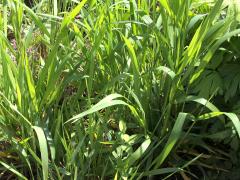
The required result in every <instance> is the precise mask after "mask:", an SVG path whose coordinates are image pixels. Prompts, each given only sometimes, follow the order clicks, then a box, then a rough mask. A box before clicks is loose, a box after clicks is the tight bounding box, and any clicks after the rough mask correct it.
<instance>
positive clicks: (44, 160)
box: [32, 126, 48, 180]
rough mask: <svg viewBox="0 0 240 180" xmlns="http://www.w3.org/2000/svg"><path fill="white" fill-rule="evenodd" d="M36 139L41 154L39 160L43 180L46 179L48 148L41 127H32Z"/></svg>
mask: <svg viewBox="0 0 240 180" xmlns="http://www.w3.org/2000/svg"><path fill="white" fill-rule="evenodd" d="M32 128H33V129H34V130H35V132H36V134H37V138H38V142H39V147H40V152H41V160H42V173H43V179H44V180H47V179H48V147H47V140H46V136H45V134H44V131H43V129H42V128H41V127H38V126H33V127H32Z"/></svg>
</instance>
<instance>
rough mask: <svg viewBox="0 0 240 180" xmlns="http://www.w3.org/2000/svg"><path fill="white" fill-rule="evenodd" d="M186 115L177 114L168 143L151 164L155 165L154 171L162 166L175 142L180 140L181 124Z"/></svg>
mask: <svg viewBox="0 0 240 180" xmlns="http://www.w3.org/2000/svg"><path fill="white" fill-rule="evenodd" d="M187 115H188V114H187V113H182V112H181V113H179V115H178V117H177V120H176V123H175V124H174V126H173V129H172V131H171V134H170V136H169V138H168V141H167V143H166V145H165V147H164V148H163V151H162V152H161V153H160V155H159V156H158V157H157V158H156V159H155V160H154V161H153V163H152V164H153V165H154V164H155V166H154V169H157V168H159V167H160V166H161V165H162V163H163V162H164V160H165V159H166V158H167V156H168V154H169V153H170V152H171V150H172V149H173V147H174V145H175V144H176V142H177V140H178V139H179V138H180V136H181V132H182V128H183V124H184V122H185V120H186V118H187Z"/></svg>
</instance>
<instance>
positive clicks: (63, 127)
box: [0, 0, 240, 179]
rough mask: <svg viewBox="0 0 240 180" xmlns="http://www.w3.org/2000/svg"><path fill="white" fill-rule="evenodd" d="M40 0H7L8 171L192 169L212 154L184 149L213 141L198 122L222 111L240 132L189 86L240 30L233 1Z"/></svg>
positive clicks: (0, 97) (3, 139)
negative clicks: (183, 154) (183, 153)
mask: <svg viewBox="0 0 240 180" xmlns="http://www.w3.org/2000/svg"><path fill="white" fill-rule="evenodd" d="M33 2H34V5H33V7H31V8H30V7H28V6H26V5H25V4H24V2H23V1H20V0H9V1H4V0H3V1H2V2H1V4H0V5H1V6H0V10H1V16H0V30H1V31H0V127H1V130H0V150H1V154H0V164H1V165H2V167H0V171H2V172H3V173H2V174H1V175H0V177H2V178H4V177H7V176H11V175H9V174H14V175H15V176H18V177H19V178H20V179H28V178H30V179H79V178H80V179H108V178H110V179H141V178H144V177H148V178H151V177H154V176H156V177H157V176H158V175H160V177H161V178H164V177H165V178H168V177H170V176H172V175H174V174H176V173H179V174H180V175H182V176H183V175H185V169H186V168H188V167H189V166H190V165H192V164H194V163H196V164H198V162H199V161H198V160H199V159H201V158H202V154H201V153H199V154H195V155H194V157H192V158H191V159H190V160H185V159H184V158H182V159H181V158H180V157H179V155H178V152H177V150H178V149H181V147H184V145H187V144H189V145H191V147H192V149H193V150H194V148H195V146H196V144H194V143H196V142H198V143H199V142H201V143H199V144H198V145H199V146H200V147H201V148H204V149H207V146H206V143H205V142H204V137H202V138H201V136H202V134H204V133H206V132H200V133H199V131H198V130H195V129H194V128H195V127H197V128H201V127H202V126H205V125H206V124H209V123H208V120H209V119H212V120H214V121H219V122H220V123H221V125H222V126H224V127H226V129H228V128H227V126H225V125H226V124H229V125H230V128H231V127H233V128H234V130H235V132H233V136H235V137H236V136H239V135H240V123H239V119H238V117H237V115H235V114H234V113H230V112H221V111H220V110H219V109H218V108H217V107H216V106H214V105H213V104H212V103H211V102H210V101H211V98H210V99H204V98H203V97H201V96H198V94H196V93H195V94H194V93H192V92H191V91H190V89H191V88H192V86H194V83H196V82H197V81H198V79H199V77H200V76H201V75H202V72H204V71H205V70H206V68H207V66H208V65H209V64H210V63H211V62H212V61H213V59H214V57H215V54H216V52H217V51H218V50H219V47H220V46H221V45H222V44H223V43H225V42H227V41H228V40H229V39H230V38H231V37H233V36H236V35H238V34H239V33H240V30H239V29H237V26H236V24H237V23H238V22H237V20H236V15H237V14H236V13H237V12H236V9H235V6H234V5H232V4H231V5H229V6H227V7H225V9H223V0H219V1H217V2H216V3H214V6H212V7H211V6H209V7H208V8H209V9H210V10H208V11H207V13H204V14H201V13H198V10H201V9H198V8H199V7H197V6H198V5H196V4H195V3H193V2H192V1H191V0H179V1H175V0H160V1H156V0H152V1H141V0H138V1H134V0H129V1H128V0H127V1H118V0H115V1H110V0H106V1H97V0H91V1H88V0H83V1H73V0H72V1H56V0H54V1H33ZM201 7H202V6H201ZM201 88H202V89H204V88H206V87H204V86H203V87H201ZM209 122H211V120H209ZM204 124H205V125H204ZM194 137H195V138H194ZM189 149H190V150H189ZM189 149H187V150H189V151H190V152H191V151H192V150H191V148H189ZM179 158H180V159H181V160H178V161H177V160H176V159H179ZM199 164H200V162H199ZM189 174H190V175H191V173H190V172H189Z"/></svg>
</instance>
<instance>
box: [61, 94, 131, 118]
mask: <svg viewBox="0 0 240 180" xmlns="http://www.w3.org/2000/svg"><path fill="white" fill-rule="evenodd" d="M121 97H123V96H122V95H120V94H111V95H108V96H107V97H105V98H103V99H102V100H101V101H99V102H98V103H97V104H95V105H94V106H92V107H91V108H90V109H89V110H87V111H84V112H82V113H80V114H78V115H76V116H74V117H72V118H71V119H69V120H68V121H67V122H65V123H68V122H71V121H72V123H75V122H76V121H78V120H79V119H81V118H82V117H84V116H86V115H89V114H92V113H94V112H97V111H99V110H101V109H104V108H107V107H110V106H114V105H127V106H128V104H127V103H126V102H124V101H122V100H118V99H117V98H121Z"/></svg>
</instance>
